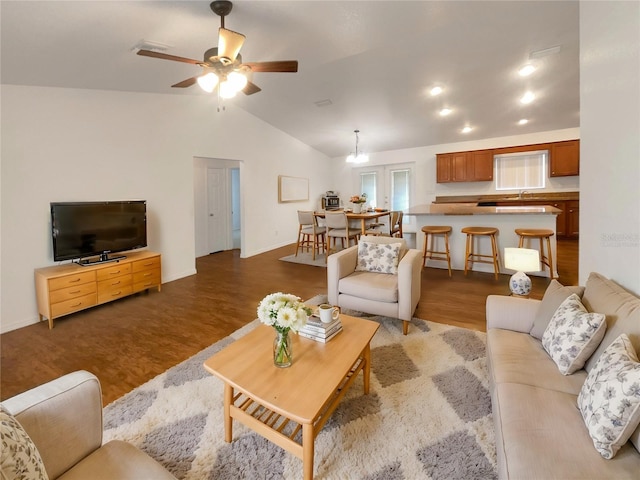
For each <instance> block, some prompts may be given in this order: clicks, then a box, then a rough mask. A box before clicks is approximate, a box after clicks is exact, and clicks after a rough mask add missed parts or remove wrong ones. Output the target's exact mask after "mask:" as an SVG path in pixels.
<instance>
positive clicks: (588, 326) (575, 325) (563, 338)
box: [542, 293, 607, 375]
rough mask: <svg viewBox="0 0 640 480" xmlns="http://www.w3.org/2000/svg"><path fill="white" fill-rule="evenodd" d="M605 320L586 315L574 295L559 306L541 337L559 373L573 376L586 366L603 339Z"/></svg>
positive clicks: (578, 299) (598, 315)
mask: <svg viewBox="0 0 640 480" xmlns="http://www.w3.org/2000/svg"><path fill="white" fill-rule="evenodd" d="M605 318H606V317H605V315H603V314H602V313H589V312H587V309H586V308H584V305H582V302H580V298H578V295H576V294H575V293H573V294H571V295H569V296H568V297H567V298H566V299H565V301H564V302H562V303H561V304H560V306H559V307H558V309H557V310H556V313H554V314H553V317H551V321H550V322H549V325H547V328H546V329H545V331H544V333H543V334H542V346H543V347H544V349H545V350H546V351H547V353H548V354H549V356H551V358H552V359H553V361H554V362H556V365H558V370H560V373H562V374H563V375H571V374H572V373H574V372H576V371H577V370H580V369H581V368H582V367H583V366H584V363H585V362H586V361H587V360H588V359H589V357H590V356H591V354H592V353H593V352H594V351H595V350H596V348H598V345H600V342H601V341H602V338H603V337H604V333H605V330H606V328H607V322H606V321H605Z"/></svg>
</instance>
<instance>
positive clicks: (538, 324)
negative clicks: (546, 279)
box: [529, 279, 584, 340]
mask: <svg viewBox="0 0 640 480" xmlns="http://www.w3.org/2000/svg"><path fill="white" fill-rule="evenodd" d="M572 293H575V294H576V295H578V297H582V294H583V293H584V287H578V286H569V287H565V286H563V285H562V284H561V283H560V282H558V281H557V280H555V279H554V280H551V283H549V286H548V287H547V289H546V290H545V292H544V296H543V297H542V303H541V304H540V307H539V308H538V312H537V313H536V318H535V320H534V321H533V326H532V327H531V331H530V332H529V333H530V334H531V335H532V336H534V337H535V338H537V339H538V340H542V335H543V334H544V331H545V330H546V328H547V325H549V322H550V321H551V317H553V314H554V313H556V310H558V307H559V306H560V304H561V303H562V302H564V301H565V300H566V298H567V297H568V296H569V295H571V294H572Z"/></svg>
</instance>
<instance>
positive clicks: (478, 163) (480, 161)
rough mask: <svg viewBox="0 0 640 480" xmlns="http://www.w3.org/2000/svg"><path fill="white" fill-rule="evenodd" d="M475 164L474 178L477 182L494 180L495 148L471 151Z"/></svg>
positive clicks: (470, 154) (472, 161) (473, 163)
mask: <svg viewBox="0 0 640 480" xmlns="http://www.w3.org/2000/svg"><path fill="white" fill-rule="evenodd" d="M469 156H470V157H471V158H470V160H471V164H472V165H473V179H474V181H476V182H490V181H491V180H493V150H478V151H475V152H469Z"/></svg>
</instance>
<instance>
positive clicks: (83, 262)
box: [75, 252, 127, 267]
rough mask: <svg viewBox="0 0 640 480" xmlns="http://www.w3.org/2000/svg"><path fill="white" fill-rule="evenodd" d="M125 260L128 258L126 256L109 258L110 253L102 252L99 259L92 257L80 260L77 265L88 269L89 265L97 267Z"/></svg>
mask: <svg viewBox="0 0 640 480" xmlns="http://www.w3.org/2000/svg"><path fill="white" fill-rule="evenodd" d="M123 258H127V256H126V255H115V256H111V257H110V256H109V253H108V252H102V253H101V254H100V256H99V257H91V258H85V259H82V258H81V259H80V260H78V261H77V262H75V263H77V264H78V265H80V266H81V267H86V266H88V265H95V264H96V263H107V262H117V261H118V260H122V259H123Z"/></svg>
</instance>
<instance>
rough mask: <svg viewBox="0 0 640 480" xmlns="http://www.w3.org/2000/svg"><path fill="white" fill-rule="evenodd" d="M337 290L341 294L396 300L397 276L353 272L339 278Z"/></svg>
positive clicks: (381, 300)
mask: <svg viewBox="0 0 640 480" xmlns="http://www.w3.org/2000/svg"><path fill="white" fill-rule="evenodd" d="M338 291H339V292H340V293H341V294H342V293H344V294H347V295H353V296H354V297H359V298H364V299H367V300H376V301H378V302H388V303H397V302H398V276H397V275H386V274H383V273H372V272H353V273H352V274H351V275H349V276H347V277H344V278H341V279H340V281H339V282H338Z"/></svg>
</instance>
